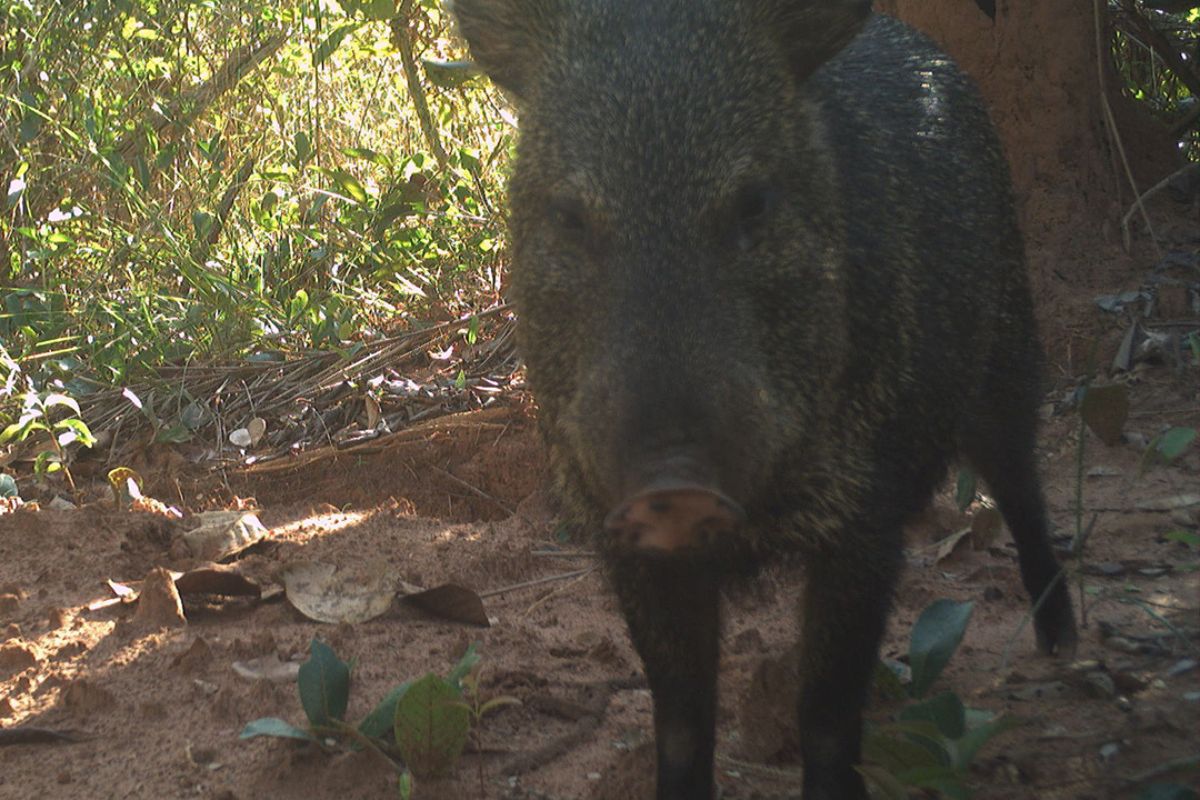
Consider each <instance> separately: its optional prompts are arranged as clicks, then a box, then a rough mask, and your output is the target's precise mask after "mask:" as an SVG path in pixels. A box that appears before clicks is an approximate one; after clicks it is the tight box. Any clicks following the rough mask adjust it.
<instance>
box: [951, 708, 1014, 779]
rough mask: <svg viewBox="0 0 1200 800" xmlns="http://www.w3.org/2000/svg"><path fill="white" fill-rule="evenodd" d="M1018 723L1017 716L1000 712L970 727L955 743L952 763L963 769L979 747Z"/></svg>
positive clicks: (973, 757) (972, 759)
mask: <svg viewBox="0 0 1200 800" xmlns="http://www.w3.org/2000/svg"><path fill="white" fill-rule="evenodd" d="M968 716H969V715H968ZM1020 725H1022V722H1021V720H1020V719H1019V718H1018V717H1013V716H1010V715H1008V714H1001V715H1000V716H998V717H995V718H994V719H991V720H988V721H987V722H984V723H983V724H981V725H975V726H973V727H971V729H970V730H968V731H967V732H966V733H965V734H963V736H962V738H960V739H959V740H958V741H957V742H956V743H955V755H954V765H955V766H956V767H958V768H959V769H964V770H965V769H966V768H967V767H968V766H970V764H971V762H972V761H974V760H975V755H976V754H977V753H978V752H979V749H980V748H981V747H983V746H984V745H985V744H987V743H988V742H989V741H990V740H991V739H993V738H994V737H996V736H999V735H1000V734H1002V733H1004V732H1005V731H1007V730H1012V729H1013V728H1016V727H1019V726H1020Z"/></svg>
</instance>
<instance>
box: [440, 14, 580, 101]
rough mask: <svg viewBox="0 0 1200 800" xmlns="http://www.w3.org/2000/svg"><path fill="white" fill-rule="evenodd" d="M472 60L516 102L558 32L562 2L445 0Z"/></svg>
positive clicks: (527, 86)
mask: <svg viewBox="0 0 1200 800" xmlns="http://www.w3.org/2000/svg"><path fill="white" fill-rule="evenodd" d="M448 5H449V6H450V8H451V10H452V11H453V12H454V15H455V17H457V18H458V30H459V32H460V33H461V34H462V36H463V38H464V39H466V40H467V44H468V45H470V47H471V57H472V58H474V59H475V63H476V64H478V65H479V66H480V68H481V69H483V71H484V72H486V73H487V74H488V76H489V77H491V79H492V80H493V81H494V82H495V83H496V84H497V85H498V86H500V87H501V88H503V89H505V90H506V91H508V92H510V93H512V94H513V95H514V96H515V97H516V99H517V100H522V99H524V97H525V96H526V94H527V92H528V90H529V86H530V82H531V81H532V78H533V76H534V74H535V73H536V71H537V69H538V68H539V67H540V66H541V63H540V62H541V59H542V56H543V54H544V53H545V51H546V47H547V45H548V43H549V42H550V41H551V40H552V38H553V36H554V34H555V31H556V30H557V28H558V21H559V18H560V14H561V10H560V8H559V6H560V0H449V3H448Z"/></svg>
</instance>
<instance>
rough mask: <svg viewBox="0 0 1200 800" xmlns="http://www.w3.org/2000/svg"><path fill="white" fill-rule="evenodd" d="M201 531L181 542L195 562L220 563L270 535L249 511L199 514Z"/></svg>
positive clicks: (194, 531) (188, 533)
mask: <svg viewBox="0 0 1200 800" xmlns="http://www.w3.org/2000/svg"><path fill="white" fill-rule="evenodd" d="M196 519H197V520H198V521H199V522H200V525H199V527H197V528H193V529H192V530H190V531H188V532H186V533H184V534H183V535H182V536H181V537H180V540H181V541H182V542H183V543H184V545H185V546H186V548H187V550H188V552H189V553H190V554H191V555H192V557H194V558H200V559H203V560H205V561H220V560H221V559H222V558H226V557H227V556H231V555H233V554H234V553H239V552H241V551H242V550H245V549H246V548H247V547H250V546H251V545H254V544H257V543H258V542H260V541H262V540H263V539H264V538H266V536H267V534H268V533H269V531H268V530H267V529H266V527H264V526H263V524H262V523H261V522H259V520H258V516H257V515H255V514H254V513H252V512H248V511H205V512H204V513H202V514H197V515H196Z"/></svg>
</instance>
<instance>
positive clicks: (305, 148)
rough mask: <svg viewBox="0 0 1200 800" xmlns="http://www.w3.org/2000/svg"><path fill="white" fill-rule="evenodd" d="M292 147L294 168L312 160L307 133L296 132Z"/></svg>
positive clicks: (311, 149)
mask: <svg viewBox="0 0 1200 800" xmlns="http://www.w3.org/2000/svg"><path fill="white" fill-rule="evenodd" d="M293 145H294V146H295V148H296V166H301V165H303V164H305V163H306V162H307V161H308V160H309V159H310V158H312V155H313V148H312V139H310V138H308V134H307V133H305V132H304V131H299V132H297V133H296V136H295V137H294V139H293Z"/></svg>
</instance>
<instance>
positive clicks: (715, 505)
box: [604, 476, 746, 553]
mask: <svg viewBox="0 0 1200 800" xmlns="http://www.w3.org/2000/svg"><path fill="white" fill-rule="evenodd" d="M745 518H746V512H745V511H743V510H742V507H741V506H740V505H738V503H737V502H736V501H734V500H733V499H731V498H730V497H728V496H727V495H725V494H723V493H722V492H720V491H718V490H717V489H714V488H713V487H711V486H708V485H705V484H701V483H696V482H694V481H691V480H687V479H684V478H679V477H675V476H659V477H657V478H655V479H653V480H651V481H650V482H649V483H647V484H645V485H643V486H642V487H640V488H639V489H637V490H636V491H634V492H633V493H632V494H630V495H628V496H627V497H626V499H625V500H624V502H622V503H621V504H620V505H618V506H617V507H616V508H614V509H613V510H612V511H610V512H609V514H608V516H607V517H606V518H605V520H604V530H605V532H606V533H607V534H609V535H610V536H612V537H613V542H612V544H614V545H615V546H616V547H618V548H619V549H622V550H645V551H658V552H663V553H676V552H681V551H694V550H709V549H715V548H716V547H717V546H718V545H719V544H720V541H721V539H722V538H725V537H727V536H728V535H729V534H731V533H733V532H734V531H735V530H736V529H737V528H738V527H739V526H740V525H741V524H742V522H743V521H744V520H745Z"/></svg>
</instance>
